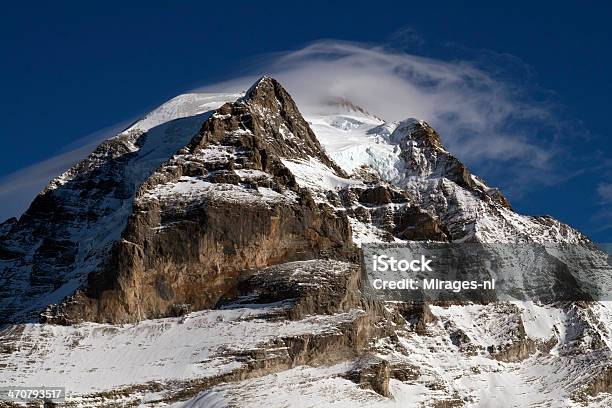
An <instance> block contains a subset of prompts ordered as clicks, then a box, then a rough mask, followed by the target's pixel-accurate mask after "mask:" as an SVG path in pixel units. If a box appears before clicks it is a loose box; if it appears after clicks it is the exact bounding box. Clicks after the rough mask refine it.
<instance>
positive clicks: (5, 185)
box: [0, 30, 572, 218]
mask: <svg viewBox="0 0 612 408" xmlns="http://www.w3.org/2000/svg"><path fill="white" fill-rule="evenodd" d="M398 35H399V36H400V37H401V38H403V39H404V40H405V41H408V42H410V43H411V44H416V45H420V46H422V45H423V44H424V40H423V39H422V37H420V36H419V35H418V34H417V33H415V32H414V31H411V30H408V31H405V32H402V33H400V34H398ZM396 42H397V41H396ZM413 48H418V47H413ZM245 67H246V68H244V69H243V72H246V74H244V75H243V76H240V77H238V78H228V80H227V81H224V82H220V83H216V84H210V85H208V86H206V87H205V88H200V89H202V90H205V91H213V90H219V91H221V90H223V91H229V90H232V91H233V90H243V89H246V88H247V87H248V86H249V85H250V84H251V83H252V82H253V81H254V79H255V78H256V77H258V76H260V75H263V74H267V75H272V76H274V77H276V78H277V79H279V80H280V81H281V82H282V83H283V84H284V85H285V86H286V88H287V89H288V90H289V92H290V93H291V94H292V95H293V96H294V97H295V99H296V100H297V102H298V105H299V106H300V109H301V110H302V111H303V112H305V113H312V112H314V111H316V110H317V109H319V108H320V106H321V103H322V102H324V101H328V100H330V99H333V98H336V97H344V98H347V99H349V100H351V101H353V102H354V103H356V104H358V105H360V106H362V107H364V108H365V109H367V110H368V111H370V112H372V113H374V114H376V115H378V116H380V117H383V118H384V119H386V120H401V119H405V118H407V117H416V118H419V119H424V120H426V121H428V122H429V123H430V124H432V125H433V126H434V127H435V128H436V129H437V130H438V131H439V133H440V134H441V135H442V138H443V141H444V142H445V144H446V146H447V148H448V149H449V150H450V151H451V152H453V153H454V154H456V155H457V156H458V157H459V158H460V159H462V160H464V161H465V162H467V163H468V165H470V166H472V167H473V168H474V170H475V171H476V172H477V173H478V174H479V175H482V176H484V177H485V179H488V180H491V179H492V180H493V181H494V182H495V183H499V184H501V186H502V187H503V188H505V191H506V192H508V191H510V192H511V193H513V194H514V195H519V194H521V193H522V192H524V191H527V190H528V189H529V188H533V187H534V186H538V185H541V184H542V183H545V184H550V183H555V182H560V181H562V180H564V179H567V178H568V177H571V176H572V172H571V171H561V168H560V166H558V165H557V163H559V162H560V160H558V159H559V157H561V156H562V155H563V153H564V152H563V150H562V148H561V147H560V146H561V144H560V143H558V140H557V136H558V134H559V123H562V121H561V120H560V118H559V117H558V116H557V115H556V114H555V112H554V109H553V107H552V105H550V104H548V103H542V102H538V103H536V102H534V101H532V100H529V98H528V97H527V94H528V93H527V92H525V90H524V89H523V88H522V87H521V86H518V85H517V84H516V83H511V82H508V81H507V80H501V79H499V78H498V77H497V76H496V75H494V74H492V73H491V71H490V70H485V69H483V68H481V67H479V65H478V64H477V63H476V62H474V61H462V60H451V61H446V60H441V59H434V58H426V57H422V56H418V55H414V54H409V53H406V52H401V51H398V50H397V49H390V48H388V47H384V46H380V45H372V44H359V43H351V42H343V41H335V40H325V41H318V42H315V43H313V44H310V45H308V46H306V47H304V48H302V49H298V50H294V51H289V52H280V53H274V54H268V55H264V56H260V57H258V58H256V59H254V60H251V61H250V62H249V63H247V64H245ZM117 130H118V129H117ZM112 134H113V132H111V131H106V132H98V137H96V138H93V139H91V140H93V141H92V142H91V143H88V144H87V145H86V146H83V147H80V148H78V149H74V150H72V151H70V152H66V153H64V154H62V155H59V156H57V157H55V158H52V159H50V160H48V161H45V162H42V163H40V164H38V165H36V166H32V167H30V168H27V169H24V170H23V171H21V172H18V173H16V174H14V175H11V176H8V177H5V178H4V179H2V180H0V202H1V203H3V204H2V206H1V208H2V210H1V212H0V218H2V217H3V216H6V215H8V214H15V213H18V212H19V211H21V210H23V209H24V208H25V207H26V205H27V204H28V202H29V201H30V200H31V197H33V196H34V195H35V193H36V192H37V191H39V190H40V189H41V188H42V187H43V186H44V185H45V184H46V183H47V182H48V180H50V179H51V178H52V177H53V176H56V175H57V174H59V173H61V172H62V171H63V170H66V168H68V167H69V166H70V165H71V164H72V163H74V162H75V161H76V160H78V159H80V158H82V157H83V156H84V155H85V154H86V153H87V152H88V151H91V150H92V149H93V147H94V145H95V144H96V143H97V142H99V141H100V140H101V139H102V138H103V137H108V136H112ZM101 135H104V136H101ZM17 192H19V196H16V194H17ZM28 197H29V199H28ZM5 203H8V205H7V204H5ZM18 210H19V211H18Z"/></svg>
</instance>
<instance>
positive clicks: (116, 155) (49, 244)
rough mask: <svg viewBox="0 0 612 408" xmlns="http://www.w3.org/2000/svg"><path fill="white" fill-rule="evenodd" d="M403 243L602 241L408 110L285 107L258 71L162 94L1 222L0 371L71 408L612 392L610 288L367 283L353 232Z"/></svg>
mask: <svg viewBox="0 0 612 408" xmlns="http://www.w3.org/2000/svg"><path fill="white" fill-rule="evenodd" d="M408 241H428V242H429V241H435V242H452V243H463V242H466V243H469V242H472V243H487V244H489V243H490V244H493V243H506V244H523V243H534V244H566V245H573V246H577V247H580V248H584V250H585V251H589V253H592V254H593V255H592V258H589V260H596V259H600V258H601V256H603V254H601V253H599V252H597V250H596V249H595V247H594V245H593V244H592V243H591V242H590V241H589V240H588V238H587V237H585V236H584V235H582V234H581V233H580V232H578V231H576V230H574V229H572V228H571V227H569V226H567V225H564V224H562V223H560V222H559V221H557V220H554V219H552V218H550V217H531V216H524V215H520V214H517V213H515V212H514V211H513V210H512V207H511V205H510V203H509V201H508V200H507V199H506V197H505V196H504V195H503V194H502V193H501V192H500V191H499V190H498V189H495V188H491V187H489V186H488V185H487V184H486V183H485V182H484V181H483V180H482V179H481V178H479V177H477V176H475V175H473V174H472V173H471V172H470V171H469V169H468V168H467V167H466V166H465V165H464V164H462V163H461V162H460V161H459V160H458V159H457V158H455V157H454V156H453V155H452V154H451V153H450V152H448V151H446V150H445V148H444V146H443V143H442V140H441V138H440V136H439V135H438V134H437V133H436V132H435V130H434V129H432V128H431V127H430V126H429V125H428V124H427V123H425V122H423V121H420V120H417V119H407V120H404V121H401V122H385V121H383V120H382V119H381V118H380V117H378V116H376V115H373V114H371V113H368V112H367V111H366V110H365V109H362V108H360V107H359V106H357V105H355V104H353V103H351V102H350V101H347V100H346V99H342V98H338V99H335V100H331V101H326V102H323V103H322V104H321V105H320V106H319V107H317V109H314V110H311V111H309V112H307V113H306V114H302V113H301V112H300V110H299V108H298V106H297V105H296V103H295V102H294V100H293V99H292V97H291V96H290V95H289V94H288V93H287V91H286V90H285V89H284V88H283V87H282V86H281V85H280V84H279V83H278V82H277V81H275V80H274V79H272V78H269V77H263V78H261V79H260V80H258V81H257V82H256V83H255V84H254V85H253V86H252V87H251V88H250V89H249V90H247V91H246V92H245V93H243V94H186V95H181V96H178V97H177V98H174V99H173V100H171V101H169V102H168V103H166V104H164V105H162V106H161V107H159V108H158V109H156V110H154V111H152V112H151V113H150V114H148V115H146V116H145V117H144V118H143V119H142V120H140V121H138V122H136V123H135V124H134V125H132V126H131V127H130V128H128V129H126V130H125V131H123V132H122V133H120V134H119V135H117V136H116V137H114V138H112V139H109V140H107V141H105V142H104V143H102V144H101V145H100V146H99V147H98V148H97V149H96V150H95V151H94V152H93V153H92V154H91V155H90V156H89V157H87V158H85V159H84V160H83V161H82V162H80V163H79V164H77V165H76V166H74V167H73V168H72V169H70V170H69V171H67V172H66V173H65V174H63V175H61V176H59V177H58V178H56V179H55V180H53V181H52V182H51V183H50V184H49V186H47V188H45V190H43V191H42V192H41V193H40V194H39V195H38V196H37V197H36V199H35V200H34V201H33V203H32V205H31V206H30V208H29V209H28V210H27V211H26V213H25V214H24V215H23V216H22V217H21V218H20V219H19V220H15V219H12V220H8V221H6V222H5V223H3V224H1V225H0V318H2V322H3V323H4V325H3V328H2V332H1V333H0V337H1V338H2V342H1V344H2V349H1V353H0V365H1V366H2V367H4V368H5V369H4V370H2V371H1V372H0V385H9V384H10V385H24V386H25V385H54V384H66V387H67V391H68V392H69V403H70V404H72V406H151V407H162V406H166V407H167V406H172V407H189V406H191V407H197V406H252V407H260V406H264V405H268V406H328V405H329V406H331V405H333V404H335V406H368V407H369V406H378V405H380V406H394V405H397V406H426V407H430V406H435V407H462V406H465V407H471V406H482V407H487V406H516V407H522V406H529V405H531V406H551V407H553V406H555V407H556V406H585V405H589V406H601V407H604V406H609V405H610V404H611V403H612V399H611V398H612V397H611V396H610V394H609V393H610V392H611V391H612V368H611V367H612V359H611V347H612V333H611V332H610V327H612V326H611V323H612V307H611V306H610V304H609V303H608V302H595V301H583V302H565V303H560V302H556V303H550V304H536V303H534V302H495V303H488V304H474V303H457V302H455V303H448V302H447V303H439V304H438V303H436V304H423V303H410V302H384V301H379V300H372V299H368V298H366V297H364V296H363V295H362V293H361V291H360V285H361V279H362V278H361V271H360V267H359V262H360V256H359V246H360V245H363V244H366V243H373V242H398V243H401V242H408ZM558 262H559V263H561V264H562V265H566V264H567V263H568V262H570V260H568V259H566V258H564V257H563V256H562V255H559V256H558ZM593 262H594V261H593ZM593 265H595V264H594V263H593ZM608 272H609V271H607V270H605V269H604V270H603V272H602V273H608ZM540 278H541V279H542V277H540ZM547 279H548V277H547ZM1 404H2V403H1V402H0V405H1Z"/></svg>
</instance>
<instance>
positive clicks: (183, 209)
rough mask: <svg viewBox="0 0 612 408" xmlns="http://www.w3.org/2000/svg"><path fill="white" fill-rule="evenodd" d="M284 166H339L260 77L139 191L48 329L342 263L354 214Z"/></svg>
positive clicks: (144, 314)
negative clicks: (256, 277)
mask: <svg viewBox="0 0 612 408" xmlns="http://www.w3.org/2000/svg"><path fill="white" fill-rule="evenodd" d="M282 159H294V160H295V159H302V160H305V159H313V160H318V161H320V162H321V163H323V164H326V165H328V166H330V167H332V168H333V167H335V165H333V164H332V163H331V161H330V160H329V158H327V156H326V155H325V154H324V153H323V151H322V149H321V146H320V145H319V142H318V141H317V139H316V137H315V136H314V134H313V133H312V131H311V130H310V128H309V127H308V124H307V123H306V122H305V121H304V119H303V118H302V116H301V115H300V113H299V111H298V109H297V107H296V106H295V103H294V102H293V100H292V99H291V97H290V96H289V95H288V94H287V93H286V92H285V90H284V89H283V88H282V87H281V86H280V85H279V84H278V82H276V81H274V80H272V79H270V78H263V79H262V80H260V81H259V82H258V83H257V84H255V85H254V86H253V87H252V88H251V89H250V90H249V91H248V92H247V94H246V95H245V97H244V98H242V99H240V100H239V101H237V102H234V103H228V104H225V105H223V106H222V107H221V108H219V109H218V110H217V111H216V112H215V113H214V114H213V115H212V116H211V117H210V118H209V119H208V120H206V121H205V122H204V124H203V126H202V129H201V130H200V132H199V134H198V135H197V136H196V137H194V138H193V139H192V140H191V141H190V143H189V144H188V145H186V146H185V147H184V148H182V149H180V150H179V151H178V153H177V154H175V155H173V156H172V158H171V159H170V160H169V161H167V162H165V163H164V164H162V165H161V166H160V167H159V168H158V169H157V171H155V173H153V174H152V175H151V176H150V177H149V178H148V179H147V180H146V181H145V182H144V183H143V185H142V186H141V187H140V189H139V191H138V193H137V195H136V199H135V203H134V208H133V211H132V215H131V216H130V218H129V221H128V223H127V226H126V228H125V230H124V233H123V234H122V238H121V240H120V241H118V242H117V243H116V244H115V245H114V247H113V249H112V251H111V253H110V257H109V259H108V260H107V262H106V264H105V265H104V266H103V267H102V268H101V269H100V270H99V271H95V272H94V273H92V274H90V275H89V277H88V282H87V288H86V289H85V290H84V291H81V292H79V293H77V294H76V295H75V296H73V297H72V298H71V299H70V300H69V301H67V302H65V303H64V304H62V305H60V306H59V307H58V308H56V309H55V310H51V311H49V313H48V317H47V321H49V322H66V323H70V322H76V321H81V320H90V321H103V322H104V321H106V322H113V323H120V322H129V321H137V320H142V319H147V318H157V317H163V316H169V315H172V314H173V313H175V311H176V310H177V308H179V307H182V306H181V305H188V308H189V309H190V310H199V309H202V308H211V307H214V306H215V304H216V303H217V302H218V301H219V300H220V299H221V297H222V296H223V295H224V294H225V293H227V292H228V291H231V290H233V289H234V288H235V287H236V285H237V282H238V279H239V278H240V277H241V275H242V274H244V273H246V271H248V270H252V269H255V268H261V267H265V266H269V265H273V264H277V263H282V262H287V261H294V260H303V259H313V258H318V257H322V256H330V257H336V258H344V259H346V258H347V257H348V256H349V250H350V249H349V248H350V245H351V237H350V227H349V223H348V220H347V218H346V216H345V215H344V214H342V213H335V212H334V211H333V210H332V209H331V208H329V207H324V206H323V205H318V204H317V203H315V202H314V200H313V197H312V196H311V194H310V193H309V191H308V190H306V189H304V188H301V187H299V186H298V185H297V183H296V181H295V178H294V176H293V175H292V174H291V172H290V171H289V170H288V169H287V168H286V167H285V166H284V165H283V163H282ZM337 171H338V172H340V170H337Z"/></svg>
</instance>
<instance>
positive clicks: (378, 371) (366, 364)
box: [344, 355, 391, 397]
mask: <svg viewBox="0 0 612 408" xmlns="http://www.w3.org/2000/svg"><path fill="white" fill-rule="evenodd" d="M344 376H345V378H347V379H349V380H351V381H353V382H354V383H356V384H359V386H360V387H363V388H368V389H371V390H373V391H375V392H377V393H378V394H380V395H382V396H383V397H389V396H390V393H389V379H390V377H391V370H390V368H389V362H388V361H387V360H383V359H381V358H379V357H376V356H372V355H365V356H363V357H361V358H360V359H359V360H357V361H356V362H355V366H354V367H353V369H352V370H351V371H349V372H348V373H346V374H345V375H344Z"/></svg>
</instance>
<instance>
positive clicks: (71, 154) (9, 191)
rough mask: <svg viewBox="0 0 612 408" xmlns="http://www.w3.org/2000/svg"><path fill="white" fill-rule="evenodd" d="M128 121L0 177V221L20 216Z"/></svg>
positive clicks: (84, 138) (86, 137) (127, 122)
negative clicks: (32, 202) (46, 189)
mask: <svg viewBox="0 0 612 408" xmlns="http://www.w3.org/2000/svg"><path fill="white" fill-rule="evenodd" d="M129 123H130V121H125V122H121V123H118V124H116V125H113V126H110V127H108V128H105V129H102V130H99V131H97V132H94V133H92V134H90V135H87V136H85V137H83V138H80V139H79V140H78V141H76V142H73V143H71V144H70V145H69V146H66V147H65V148H64V149H62V150H63V151H62V152H60V153H59V154H57V155H55V156H53V157H51V158H49V159H47V160H44V161H41V162H39V163H36V164H34V165H32V166H28V167H25V168H23V169H21V170H19V171H17V172H14V173H12V174H9V175H6V176H4V177H2V178H0V222H2V221H4V220H5V219H7V218H10V217H15V216H19V215H20V214H22V213H23V212H24V211H25V210H26V209H27V207H28V205H29V204H30V203H31V201H32V200H33V199H34V197H35V196H36V194H37V193H38V192H40V191H41V190H42V189H43V188H44V187H45V186H46V185H47V184H48V183H49V181H51V180H52V179H53V178H54V177H56V176H59V175H60V174H62V173H63V172H65V171H66V170H68V169H69V168H70V167H71V166H73V165H74V164H76V163H77V162H78V161H79V160H81V159H83V158H84V157H86V156H87V155H88V154H89V153H91V152H92V151H93V150H94V149H95V148H96V146H97V145H98V144H99V143H100V142H101V141H103V140H105V139H108V138H110V137H112V136H114V135H115V134H117V133H118V132H120V131H121V130H123V129H124V128H125V127H126V126H127V125H128V124H129Z"/></svg>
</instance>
